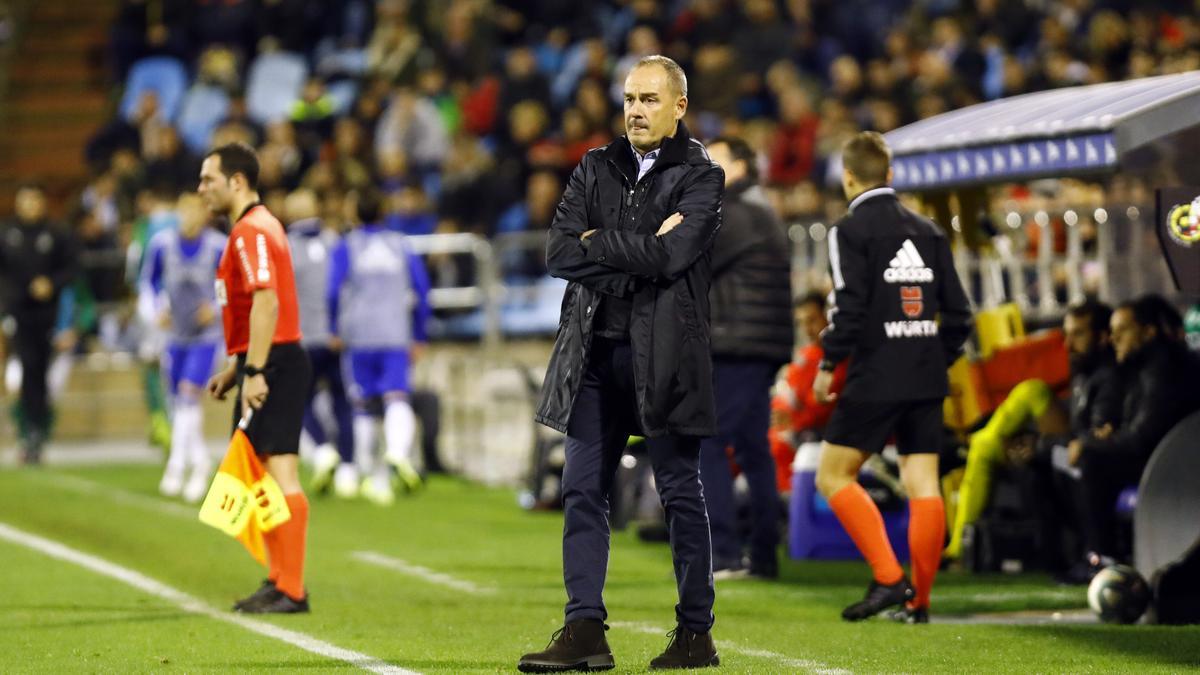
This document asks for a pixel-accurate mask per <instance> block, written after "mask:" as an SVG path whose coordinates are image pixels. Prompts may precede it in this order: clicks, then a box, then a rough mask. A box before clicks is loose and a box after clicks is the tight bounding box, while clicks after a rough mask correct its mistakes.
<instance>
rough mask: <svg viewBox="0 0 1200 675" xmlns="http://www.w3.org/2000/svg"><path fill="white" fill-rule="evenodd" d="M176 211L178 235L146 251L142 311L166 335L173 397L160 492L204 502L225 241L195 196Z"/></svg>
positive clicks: (162, 236) (169, 233) (168, 234)
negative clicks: (207, 402) (206, 413)
mask: <svg viewBox="0 0 1200 675" xmlns="http://www.w3.org/2000/svg"><path fill="white" fill-rule="evenodd" d="M177 208H178V211H179V229H178V230H174V229H171V230H164V231H162V232H159V233H158V234H156V235H154V237H153V238H152V239H151V240H150V242H149V244H148V245H147V250H146V264H145V265H144V266H143V267H142V277H141V281H140V283H139V286H141V293H140V294H139V303H138V304H139V307H138V310H139V313H141V314H142V315H143V318H145V319H147V322H148V323H150V322H154V323H157V325H159V326H161V327H162V328H163V329H164V330H166V331H167V348H166V351H165V352H164V354H163V371H164V372H165V373H166V374H167V381H168V384H169V386H170V391H171V397H172V403H173V406H172V407H173V424H172V427H171V452H170V455H169V456H168V458H167V466H166V470H165V471H164V472H163V477H162V481H161V482H160V483H159V486H158V489H159V491H160V492H162V493H163V494H164V495H167V496H170V497H173V496H177V495H179V494H181V493H182V495H183V498H184V499H186V500H187V501H189V502H198V501H200V499H202V498H203V497H204V494H205V492H207V490H208V481H209V478H210V477H211V473H212V468H213V466H212V458H211V456H210V455H209V453H208V448H207V447H206V446H205V444H204V420H203V414H202V410H201V406H200V402H201V400H202V398H201V396H202V394H203V392H204V387H205V385H206V383H207V382H208V377H209V375H211V374H212V369H213V363H214V359H215V357H216V353H217V347H218V345H219V344H220V343H221V324H220V322H219V321H218V316H217V313H216V296H215V290H214V288H215V287H214V282H215V279H216V271H217V264H218V263H219V262H220V260H221V253H222V251H224V249H225V236H224V235H222V234H220V233H219V232H217V231H216V230H213V229H211V228H209V227H208V218H209V216H208V210H207V209H206V208H205V207H204V203H203V202H202V201H201V200H200V198H199V197H198V196H196V195H195V194H191V193H188V194H184V195H183V196H181V197H180V198H179V202H178V205H177ZM188 469H190V470H191V474H190V476H188V478H187V482H186V485H185V483H184V474H185V473H187V471H188Z"/></svg>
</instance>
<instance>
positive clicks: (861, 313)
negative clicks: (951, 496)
mask: <svg viewBox="0 0 1200 675" xmlns="http://www.w3.org/2000/svg"><path fill="white" fill-rule="evenodd" d="M891 160H892V152H891V150H890V149H889V148H888V146H887V143H886V142H885V141H884V139H883V136H881V135H879V134H878V133H875V132H873V131H864V132H862V133H860V134H858V135H856V136H854V137H853V138H852V139H850V140H849V141H847V142H846V144H845V146H844V147H843V148H842V165H843V171H842V187H843V188H844V190H845V192H846V198H847V199H849V200H850V206H849V213H848V214H846V216H845V217H843V218H842V219H841V220H839V221H838V222H837V224H836V225H835V226H834V227H833V228H832V229H831V230H830V233H829V264H830V268H831V271H832V273H833V283H834V306H833V308H832V309H831V310H830V322H829V326H828V327H827V328H826V329H825V331H824V332H823V333H822V334H821V346H822V347H823V348H824V350H825V358H824V360H822V362H821V367H820V369H821V370H820V373H819V374H818V375H817V378H816V380H815V381H814V382H813V393H814V394H815V395H816V397H817V400H819V401H822V402H824V401H825V400H831V399H832V398H833V397H832V396H830V395H829V388H830V382H831V381H832V378H833V370H834V368H836V367H837V365H838V364H839V363H840V362H842V361H844V360H846V359H847V358H849V359H850V367H849V369H848V371H847V374H846V384H845V386H844V388H843V389H842V393H841V395H840V397H838V398H839V400H838V405H837V408H835V409H834V411H833V416H832V417H830V419H829V423H828V424H827V425H826V427H825V443H824V445H823V447H822V450H821V464H820V466H819V467H818V469H817V478H816V481H817V489H818V490H820V491H821V494H822V495H824V496H825V498H826V499H828V500H829V505H830V507H832V509H833V512H834V514H836V515H837V517H838V520H839V521H840V522H841V523H842V525H843V527H845V528H846V531H847V533H849V534H850V537H851V538H852V539H853V540H854V543H855V545H857V546H858V549H859V551H861V552H862V554H863V557H864V558H866V560H867V562H868V563H869V564H870V566H871V572H872V576H873V577H874V579H873V580H872V582H871V585H870V587H869V588H868V589H867V594H866V597H864V598H863V600H862V601H860V602H856V603H854V604H853V605H850V606H849V607H847V608H846V609H845V611H843V612H842V618H844V619H846V620H847V621H860V620H862V619H866V618H868V617H871V616H873V615H875V614H877V613H879V612H880V611H882V610H885V609H888V608H889V607H893V606H895V605H904V606H903V607H901V609H900V610H899V611H898V612H896V613H895V614H894V615H893V618H895V619H898V620H901V621H905V622H910V623H925V622H928V620H929V591H930V589H931V588H932V587H933V580H934V577H935V576H936V574H937V569H938V563H939V561H940V558H941V552H942V546H943V544H944V543H945V542H944V541H943V539H944V538H945V530H946V517H945V513H944V506H943V504H942V497H941V493H940V491H939V486H938V451H939V450H940V446H941V442H942V399H944V398H945V397H946V394H947V393H949V383H948V381H947V377H946V368H947V366H949V365H950V364H951V363H953V362H954V360H955V359H956V358H957V357H958V354H959V353H960V352H961V350H962V346H963V343H964V342H965V341H966V339H967V336H968V335H969V334H970V332H971V310H970V306H969V304H968V301H967V296H966V293H964V291H963V287H962V283H961V282H960V281H959V279H958V274H957V272H955V269H954V261H953V258H952V256H951V253H950V243H949V240H948V239H947V237H946V235H945V233H944V232H943V231H942V230H941V228H939V227H938V226H937V225H935V224H934V223H933V222H932V221H930V220H929V219H927V218H924V217H922V216H921V215H919V214H917V213H914V212H913V211H910V210H909V209H907V208H905V207H904V205H903V204H901V203H900V200H899V199H897V198H896V191H895V190H893V189H892V188H891V187H890V186H889V183H891V181H892V169H891ZM893 434H894V435H895V438H896V446H897V449H898V450H899V453H900V480H901V481H902V482H903V483H904V488H905V491H906V492H907V493H908V506H909V524H908V542H909V551H910V553H911V557H912V561H913V583H911V584H910V583H909V581H908V579H907V578H906V577H905V576H904V571H903V570H902V569H901V567H900V564H899V563H898V562H897V561H896V554H895V552H894V550H893V549H892V546H891V543H890V542H889V541H888V538H887V532H886V530H885V529H884V526H883V518H882V516H881V515H880V513H879V509H878V508H877V507H876V506H875V502H874V501H872V499H871V497H870V495H868V494H867V493H866V491H865V490H863V488H862V487H861V486H860V485H859V484H858V482H857V480H856V478H857V476H858V470H859V469H860V468H861V467H862V465H863V463H864V462H865V461H866V460H867V458H868V457H869V456H870V455H871V454H872V453H877V452H880V451H881V450H883V446H884V443H885V442H886V441H887V439H888V437H889V436H891V435H893Z"/></svg>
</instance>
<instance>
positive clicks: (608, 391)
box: [562, 338, 715, 633]
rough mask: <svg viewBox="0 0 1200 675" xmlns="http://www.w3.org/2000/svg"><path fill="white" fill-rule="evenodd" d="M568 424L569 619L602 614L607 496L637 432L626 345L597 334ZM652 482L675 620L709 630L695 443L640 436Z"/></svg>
mask: <svg viewBox="0 0 1200 675" xmlns="http://www.w3.org/2000/svg"><path fill="white" fill-rule="evenodd" d="M589 356H590V358H589V359H588V366H587V372H586V373H585V374H584V377H583V381H582V383H581V385H580V390H579V394H578V395H577V397H576V399H575V406H574V408H573V409H572V411H571V421H570V423H569V424H568V427H567V440H566V465H565V466H564V467H563V479H562V488H563V511H564V522H563V580H564V582H565V584H566V589H567V606H566V619H567V621H577V620H580V619H597V620H600V621H603V620H605V619H606V618H607V617H608V612H607V610H606V609H605V607H604V598H603V593H604V581H605V577H606V575H607V573H608V549H609V525H608V514H609V494H610V492H611V489H612V485H613V480H614V479H615V477H616V472H617V466H618V464H619V462H620V460H621V455H622V453H623V451H624V449H625V444H626V443H627V441H628V438H629V436H630V435H631V434H637V433H638V423H637V415H636V410H635V406H636V402H635V401H636V400H637V397H636V395H635V391H634V385H633V354H632V349H631V348H630V346H629V343H627V342H616V341H611V340H606V339H603V338H596V339H595V340H594V341H593V343H592V351H591V354H590V355H589ZM646 447H647V450H648V452H649V454H650V462H651V465H652V466H653V468H654V482H655V485H656V487H657V488H658V494H659V499H660V500H661V501H662V504H663V508H664V509H665V511H666V514H667V528H668V530H669V532H670V540H671V554H672V557H673V560H674V565H675V581H676V585H677V587H678V591H679V604H677V605H676V606H675V616H676V620H677V622H678V623H679V624H682V625H683V626H685V627H687V628H688V629H690V630H693V631H696V632H701V633H703V632H707V631H708V630H709V629H710V628H711V627H712V624H713V614H712V607H713V600H714V597H715V596H714V590H713V578H712V550H711V544H710V541H709V534H708V515H707V513H706V511H705V508H704V493H703V490H702V488H701V487H700V466H699V462H700V456H699V455H700V440H699V439H698V438H695V437H686V436H682V437H681V436H664V437H659V438H648V439H646Z"/></svg>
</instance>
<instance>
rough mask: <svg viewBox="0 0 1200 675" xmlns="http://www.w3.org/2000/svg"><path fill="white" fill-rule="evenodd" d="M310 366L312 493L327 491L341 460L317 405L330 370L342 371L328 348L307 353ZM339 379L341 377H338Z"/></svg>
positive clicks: (307, 426) (307, 420)
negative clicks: (320, 416) (321, 387)
mask: <svg viewBox="0 0 1200 675" xmlns="http://www.w3.org/2000/svg"><path fill="white" fill-rule="evenodd" d="M307 353H308V359H309V363H310V364H311V365H312V371H313V378H312V385H311V386H310V387H309V388H308V396H307V400H306V401H305V404H304V432H305V433H307V434H308V436H309V438H311V439H312V441H313V443H314V444H316V448H315V449H314V450H313V453H312V469H313V474H312V478H311V480H310V481H309V487H310V488H312V491H313V492H318V493H320V492H325V490H327V489H328V488H329V484H330V483H331V482H332V481H333V474H334V471H335V470H336V469H337V467H338V464H340V463H341V458H340V457H339V456H338V452H337V450H336V449H334V447H333V445H332V444H330V442H329V434H328V433H326V431H325V425H324V424H323V423H322V422H321V420H320V419H319V418H318V417H317V414H316V409H315V406H314V402H315V400H316V398H317V391H318V390H317V385H318V384H319V383H321V382H328V381H329V379H330V377H329V373H330V371H333V372H337V371H338V370H339V367H338V362H337V355H336V354H334V353H333V352H332V351H330V350H329V349H327V348H325V347H311V348H309V349H308V350H307ZM339 379H340V378H339Z"/></svg>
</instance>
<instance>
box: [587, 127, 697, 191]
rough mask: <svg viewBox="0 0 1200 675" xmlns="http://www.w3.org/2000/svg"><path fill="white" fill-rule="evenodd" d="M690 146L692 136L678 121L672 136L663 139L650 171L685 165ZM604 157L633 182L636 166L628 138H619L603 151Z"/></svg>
mask: <svg viewBox="0 0 1200 675" xmlns="http://www.w3.org/2000/svg"><path fill="white" fill-rule="evenodd" d="M691 145H692V134H691V132H690V131H688V128H687V125H686V124H684V123H683V120H679V127H678V128H677V129H676V130H675V135H674V136H668V137H667V138H664V139H663V142H662V145H660V146H659V148H658V159H657V160H655V162H654V168H652V169H650V170H651V171H656V170H657V169H658V168H659V167H665V166H669V165H671V164H687V163H688V149H689V148H690V147H691ZM604 156H605V158H606V159H608V160H609V161H610V162H612V163H613V164H616V165H617V168H619V169H620V170H621V173H624V174H625V176H626V177H627V178H630V179H631V181H633V179H634V177H635V176H637V173H638V172H637V166H636V164H635V163H634V159H633V157H634V155H633V146H632V145H631V144H630V143H629V138H628V137H626V136H621V137H620V138H618V139H616V140H615V141H613V142H612V143H609V144H608V147H606V148H605V149H604Z"/></svg>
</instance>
